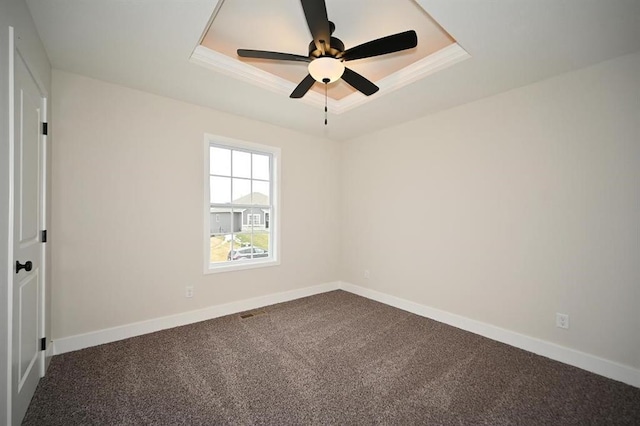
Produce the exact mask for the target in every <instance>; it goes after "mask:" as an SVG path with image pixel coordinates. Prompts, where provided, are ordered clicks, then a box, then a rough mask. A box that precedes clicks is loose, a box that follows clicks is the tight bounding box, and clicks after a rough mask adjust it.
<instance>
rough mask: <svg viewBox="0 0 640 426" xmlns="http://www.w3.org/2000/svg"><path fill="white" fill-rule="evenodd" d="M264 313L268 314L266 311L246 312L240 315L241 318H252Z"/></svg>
mask: <svg viewBox="0 0 640 426" xmlns="http://www.w3.org/2000/svg"><path fill="white" fill-rule="evenodd" d="M263 314H266V312H265V311H253V312H246V313H244V314H242V315H240V318H242V319H247V318H251V317H257V316H258V315H263Z"/></svg>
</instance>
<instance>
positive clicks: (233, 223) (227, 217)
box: [209, 207, 241, 235]
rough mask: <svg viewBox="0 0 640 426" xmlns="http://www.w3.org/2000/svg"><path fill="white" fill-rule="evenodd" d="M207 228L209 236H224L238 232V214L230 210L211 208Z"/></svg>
mask: <svg viewBox="0 0 640 426" xmlns="http://www.w3.org/2000/svg"><path fill="white" fill-rule="evenodd" d="M210 211H211V214H210V215H209V216H210V219H209V228H210V232H211V235H226V234H231V233H232V232H237V231H239V230H240V227H241V225H240V213H237V214H234V212H233V210H232V209H230V208H218V207H211V210H210Z"/></svg>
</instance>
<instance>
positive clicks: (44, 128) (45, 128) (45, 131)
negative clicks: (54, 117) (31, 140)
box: [42, 123, 49, 136]
mask: <svg viewBox="0 0 640 426" xmlns="http://www.w3.org/2000/svg"><path fill="white" fill-rule="evenodd" d="M42 134H43V135H44V136H47V135H48V134H49V123H42Z"/></svg>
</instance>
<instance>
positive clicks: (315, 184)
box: [51, 71, 340, 338]
mask: <svg viewBox="0 0 640 426" xmlns="http://www.w3.org/2000/svg"><path fill="white" fill-rule="evenodd" d="M53 96H54V99H53V102H54V108H53V110H54V116H53V134H54V135H55V141H56V142H55V145H54V147H53V197H54V204H53V217H52V219H53V225H52V233H51V242H52V244H53V249H54V251H53V279H54V282H55V285H56V291H55V293H54V295H53V337H54V338H62V337H68V336H73V335H76V334H79V333H85V332H91V331H96V330H100V329H104V328H108V327H113V326H118V325H125V324H129V323H132V322H136V321H142V320H147V319H154V318H158V317H162V316H166V315H171V314H176V313H183V312H187V311H190V310H195V309H199V308H204V307H209V306H212V305H218V304H223V303H227V302H232V301H236V300H242V299H248V298H252V297H257V296H262V295H268V294H272V293H276V292H281V291H287V290H292V289H296V288H303V287H307V286H312V285H316V284H322V283H327V282H332V281H335V280H337V279H338V278H339V277H338V262H339V257H338V255H337V248H338V247H339V245H340V242H339V241H340V240H339V238H340V235H339V233H338V232H337V229H338V228H339V218H338V213H339V212H338V211H337V209H336V204H337V202H338V199H339V195H338V188H339V182H340V176H339V170H340V168H339V163H340V158H339V154H340V151H339V146H338V145H337V144H336V143H335V142H331V141H329V140H325V139H319V138H313V137H309V136H305V135H302V134H300V133H296V132H293V131H289V130H285V129H282V128H278V127H275V126H272V125H268V124H264V123H259V122H256V121H251V120H247V119H243V118H239V117H236V116H232V115H228V114H224V113H221V112H216V111H213V110H210V109H205V108H200V107H197V106H194V105H190V104H186V103H182V102H178V101H175V100H171V99H167V98H163V97H159V96H155V95H151V94H147V93H144V92H140V91H136V90H131V89H127V88H124V87H121V86H116V85H112V84H107V83H104V82H99V81H96V80H91V79H88V78H85V77H81V76H78V75H73V74H69V73H66V72H62V71H54V72H53ZM205 133H212V134H218V135H223V136H227V137H232V138H236V139H242V140H247V141H252V142H258V143H263V144H267V145H272V146H278V147H280V148H281V149H282V157H281V165H282V168H281V170H282V187H281V206H282V208H281V222H282V227H281V229H282V240H281V241H282V243H281V260H282V263H281V265H279V266H275V267H269V268H261V269H253V270H246V271H239V272H228V273H220V274H211V275H204V274H203V272H202V264H203V253H202V251H203V249H202V240H203V235H202V233H203V232H204V226H203V198H204V196H203V179H204V177H203V176H204V170H203V151H204V148H203V147H204V134H205ZM186 285H193V286H194V287H195V296H194V297H193V298H192V299H186V298H185V286H186Z"/></svg>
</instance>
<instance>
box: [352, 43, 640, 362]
mask: <svg viewBox="0 0 640 426" xmlns="http://www.w3.org/2000/svg"><path fill="white" fill-rule="evenodd" d="M425 96H428V94H427V93H425ZM399 107H400V106H399ZM342 164H343V172H342V173H343V176H342V178H343V191H342V197H343V199H342V209H343V216H344V226H343V235H342V248H343V259H342V261H343V262H342V265H343V268H342V273H341V278H342V279H343V280H344V281H348V282H351V283H353V284H357V285H361V286H365V287H368V288H371V289H374V290H378V291H382V292H384V293H387V294H390V295H394V296H398V297H401V298H405V299H408V300H411V301H414V302H417V303H421V304H424V305H427V306H431V307H434V308H438V309H441V310H444V311H448V312H451V313H455V314H458V315H462V316H465V317H468V318H471V319H474V320H477V321H482V322H486V323H489V324H492V325H494V326H498V327H502V328H505V329H508V330H513V331H516V332H519V333H522V334H525V335H529V336H532V337H536V338H540V339H544V340H547V341H550V342H555V343H557V344H560V345H563V346H566V347H570V348H574V349H577V350H580V351H583V352H587V353H590V354H592V355H596V356H599V357H603V358H606V359H609V360H612V361H615V362H619V363H622V364H625V365H628V366H631V367H635V368H640V54H635V55H631V56H626V57H621V58H618V59H615V60H612V61H609V62H605V63H601V64H598V65H596V66H593V67H590V68H587V69H583V70H580V71H577V72H572V73H570V74H565V75H562V76H559V77H556V78H553V79H550V80H546V81H543V82H539V83H536V84H533V85H530V86H526V87H523V88H520V89H517V90H513V91H510V92H507V93H504V94H501V95H498V96H494V97H491V98H487V99H484V100H481V101H478V102H474V103H471V104H467V105H464V106H461V107H458V108H455V109H451V110H448V111H445V112H442V113H439V114H436V115H433V116H429V117H425V118H422V119H420V120H417V121H415V122H411V123H408V124H405V125H401V126H398V127H395V128H391V129H387V130H384V131H380V132H377V133H375V134H373V135H367V136H363V137H360V138H357V139H354V140H352V141H349V142H348V143H346V144H344V146H343V150H342ZM365 269H368V270H370V273H371V277H370V279H368V280H365V279H364V277H363V271H364V270H365ZM556 312H561V313H567V314H569V315H570V329H569V330H562V329H559V328H556V327H555V313H556Z"/></svg>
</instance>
